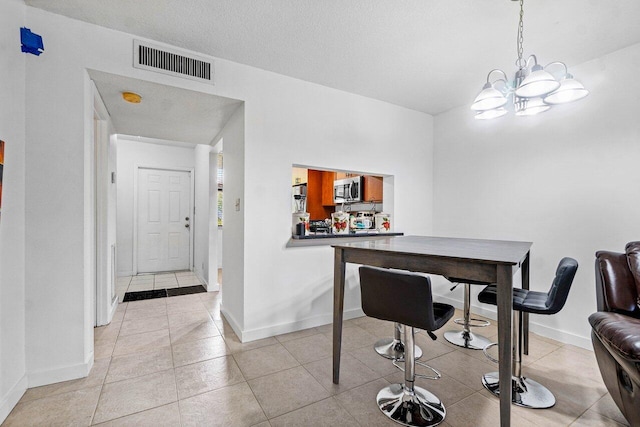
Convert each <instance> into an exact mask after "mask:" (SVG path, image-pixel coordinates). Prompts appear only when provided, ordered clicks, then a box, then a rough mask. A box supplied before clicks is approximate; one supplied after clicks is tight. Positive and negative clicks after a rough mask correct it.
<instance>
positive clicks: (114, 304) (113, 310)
mask: <svg viewBox="0 0 640 427" xmlns="http://www.w3.org/2000/svg"><path fill="white" fill-rule="evenodd" d="M117 309H118V296H117V295H116V297H115V298H114V299H113V301H112V303H111V308H110V309H109V323H111V321H112V320H113V316H114V314H116V310H117Z"/></svg>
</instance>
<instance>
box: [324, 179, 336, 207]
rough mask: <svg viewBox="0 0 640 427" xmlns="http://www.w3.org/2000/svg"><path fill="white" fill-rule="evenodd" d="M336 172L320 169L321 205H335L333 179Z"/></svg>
mask: <svg viewBox="0 0 640 427" xmlns="http://www.w3.org/2000/svg"><path fill="white" fill-rule="evenodd" d="M336 175H337V174H336V172H329V171H322V205H323V206H332V207H333V206H335V205H336V204H335V203H334V202H333V181H335V180H336V179H337V178H336Z"/></svg>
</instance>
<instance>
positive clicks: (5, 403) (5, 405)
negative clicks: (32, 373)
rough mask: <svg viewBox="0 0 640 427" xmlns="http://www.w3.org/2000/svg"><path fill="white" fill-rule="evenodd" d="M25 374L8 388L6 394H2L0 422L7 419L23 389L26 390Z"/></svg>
mask: <svg viewBox="0 0 640 427" xmlns="http://www.w3.org/2000/svg"><path fill="white" fill-rule="evenodd" d="M28 383H29V382H28V381H27V374H24V375H23V376H22V378H20V379H19V380H18V382H17V383H15V384H14V386H13V387H11V388H10V389H9V391H8V392H7V394H5V395H4V396H2V400H0V424H2V423H3V422H4V420H6V419H7V417H8V416H9V414H10V413H11V411H12V410H13V408H14V407H15V406H16V405H17V404H18V401H19V400H20V398H21V397H22V395H23V394H24V392H25V391H27V385H28Z"/></svg>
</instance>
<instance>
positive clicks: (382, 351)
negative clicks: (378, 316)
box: [373, 322, 422, 360]
mask: <svg viewBox="0 0 640 427" xmlns="http://www.w3.org/2000/svg"><path fill="white" fill-rule="evenodd" d="M414 347H415V357H416V359H420V358H421V357H422V349H421V348H420V347H419V346H417V345H414ZM373 349H374V350H375V351H376V353H378V354H379V355H380V356H382V357H386V358H387V359H392V360H403V359H404V342H402V325H401V324H400V323H398V322H394V323H393V337H387V338H382V339H380V340H378V341H376V343H375V344H374V345H373Z"/></svg>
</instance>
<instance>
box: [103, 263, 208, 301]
mask: <svg viewBox="0 0 640 427" xmlns="http://www.w3.org/2000/svg"><path fill="white" fill-rule="evenodd" d="M200 284H202V280H200V278H199V277H198V276H197V275H196V274H195V273H194V272H193V271H188V270H185V271H175V272H167V273H159V274H140V275H137V276H123V277H118V279H117V282H116V294H118V301H119V302H122V300H123V298H124V294H125V293H126V292H137V291H150V290H152V289H169V288H183V287H187V286H195V285H200Z"/></svg>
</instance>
